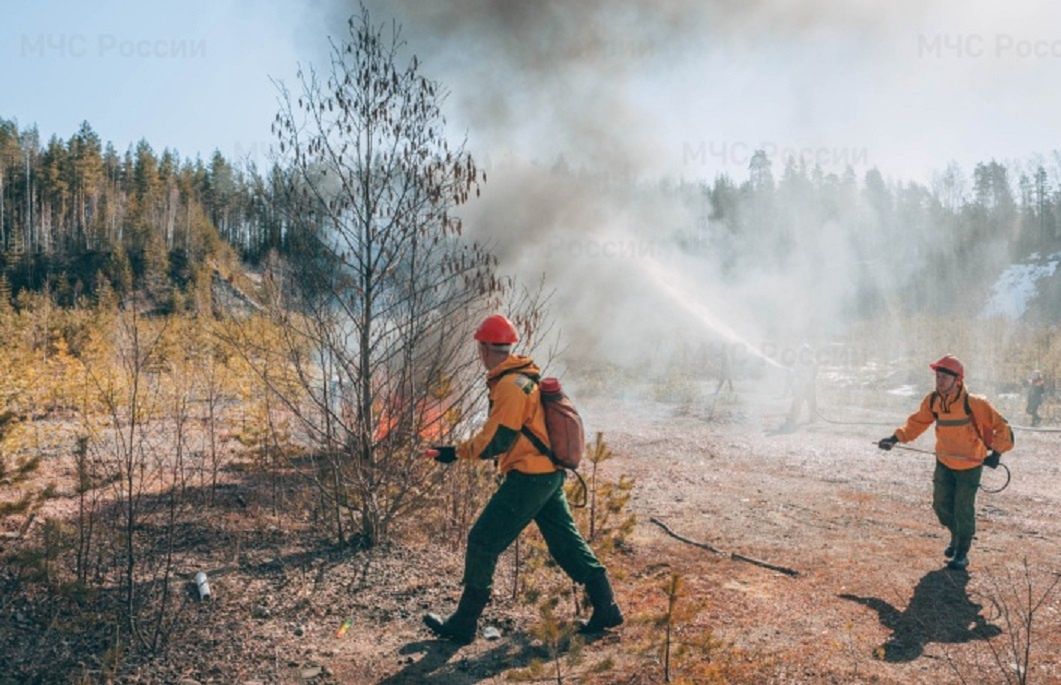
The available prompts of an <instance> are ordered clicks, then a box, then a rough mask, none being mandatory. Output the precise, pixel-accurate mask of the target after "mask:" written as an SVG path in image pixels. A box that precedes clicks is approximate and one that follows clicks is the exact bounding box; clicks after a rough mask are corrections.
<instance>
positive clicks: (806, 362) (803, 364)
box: [784, 344, 818, 430]
mask: <svg viewBox="0 0 1061 685" xmlns="http://www.w3.org/2000/svg"><path fill="white" fill-rule="evenodd" d="M789 379H790V382H791V387H792V406H791V407H790V408H789V410H788V418H786V419H785V425H784V430H794V429H795V428H796V422H797V421H799V415H800V411H801V410H802V408H803V405H804V404H806V405H807V422H808V423H813V422H814V418H815V417H816V416H817V415H818V394H817V389H816V387H815V386H816V384H817V381H818V364H817V363H816V362H815V360H814V350H813V349H812V348H811V346H810V345H806V344H805V345H802V346H801V347H800V348H799V352H798V353H797V354H796V363H795V364H793V365H792V368H791V369H790V370H789Z"/></svg>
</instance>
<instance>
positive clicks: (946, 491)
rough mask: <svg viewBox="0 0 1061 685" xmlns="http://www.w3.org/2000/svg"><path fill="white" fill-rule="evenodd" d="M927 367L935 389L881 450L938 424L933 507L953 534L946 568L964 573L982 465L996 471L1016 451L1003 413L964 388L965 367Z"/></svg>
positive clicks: (946, 362)
mask: <svg viewBox="0 0 1061 685" xmlns="http://www.w3.org/2000/svg"><path fill="white" fill-rule="evenodd" d="M929 368H930V369H932V370H933V371H934V372H935V373H936V389H935V390H934V391H932V392H930V393H929V394H928V395H926V396H925V399H923V400H922V401H921V406H920V408H918V410H917V411H916V412H914V413H913V414H911V415H910V417H909V418H907V419H906V423H905V424H904V425H903V426H902V428H897V429H896V430H895V433H894V434H893V435H889V436H888V437H886V438H884V439H882V440H881V441H880V442H878V443H877V446H878V447H880V448H881V449H882V450H890V449H891V448H892V447H895V444H896V443H899V442H910V441H911V440H915V439H917V436H919V435H921V434H922V433H924V432H925V430H926V429H927V428H928V427H929V426H931V425H932V424H933V423H935V424H936V471H935V473H934V474H933V476H932V484H933V489H932V508H933V509H934V510H935V512H936V517H937V518H938V519H939V522H940V523H942V524H943V525H944V526H946V528H947V530H949V531H950V544H948V545H947V548H946V549H945V550H943V556H944V557H948V558H950V562H948V563H947V566H948V568H951V569H955V570H963V569H964V568H965V567H966V566H968V565H969V558H968V552H969V547H970V546H971V545H972V543H973V534H975V533H976V491H977V488H979V487H980V475H981V474H982V473H983V470H984V466H985V465H986V466H987V467H988V468H992V469H994V468H998V464H999V458H1000V457H1001V456H1002V453H1003V452H1007V451H1009V450H1010V449H1012V448H1013V431H1012V430H1011V429H1010V427H1009V424H1008V423H1007V422H1006V420H1005V419H1004V418H1002V415H1001V414H999V413H998V412H997V411H995V408H994V407H992V406H991V404H990V403H989V402H988V401H987V399H986V398H984V397H982V396H980V395H973V394H971V393H969V391H968V390H966V388H965V385H964V383H965V367H963V366H962V363H961V362H960V361H958V359H957V358H956V357H953V356H951V355H949V354H948V355H946V356H945V357H943V358H941V359H940V360H939V361H937V362H935V363H934V364H929Z"/></svg>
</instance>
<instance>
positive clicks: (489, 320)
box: [475, 314, 519, 345]
mask: <svg viewBox="0 0 1061 685" xmlns="http://www.w3.org/2000/svg"><path fill="white" fill-rule="evenodd" d="M475 339H476V340H478V341H479V342H484V343H490V344H492V345H511V344H512V343H514V342H518V341H519V333H518V332H517V331H516V327H515V326H513V325H512V322H511V321H509V320H508V319H506V318H505V317H504V316H502V315H501V314H494V315H493V316H488V317H486V318H485V319H483V322H482V323H481V324H479V330H477V331H475Z"/></svg>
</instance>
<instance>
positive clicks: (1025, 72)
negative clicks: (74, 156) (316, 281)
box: [0, 0, 1061, 180]
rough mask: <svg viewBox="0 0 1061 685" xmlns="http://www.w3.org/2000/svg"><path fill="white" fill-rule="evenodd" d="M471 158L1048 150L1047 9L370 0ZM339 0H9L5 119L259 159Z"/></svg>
mask: <svg viewBox="0 0 1061 685" xmlns="http://www.w3.org/2000/svg"><path fill="white" fill-rule="evenodd" d="M369 4H370V6H371V7H372V9H373V11H374V12H375V14H376V16H377V18H379V19H380V20H383V19H385V18H386V17H385V16H384V15H385V14H390V15H393V16H396V17H398V19H399V20H400V21H401V22H402V23H403V24H404V25H405V29H406V34H407V38H408V40H409V43H410V48H411V49H412V50H414V51H416V52H418V53H419V54H420V55H421V56H422V57H423V58H424V60H425V69H426V70H427V71H428V72H429V73H431V74H433V75H434V76H436V77H438V78H439V79H440V80H442V81H443V82H444V83H445V85H446V86H447V87H448V88H449V89H450V91H451V92H452V96H451V100H450V108H449V110H450V121H451V124H452V125H453V127H454V130H455V131H456V132H458V133H463V132H465V131H466V132H467V133H468V135H469V138H470V141H471V143H472V144H473V150H474V151H476V152H477V154H478V155H479V156H480V158H482V159H487V158H488V159H491V160H495V159H502V158H504V157H505V156H506V155H517V156H519V157H522V158H537V159H542V160H546V161H550V160H551V159H553V158H555V157H556V156H557V155H559V154H563V155H564V156H565V157H566V158H568V159H570V160H572V161H575V162H577V163H586V164H592V165H597V166H605V167H609V168H616V169H621V170H624V171H625V170H634V171H638V172H646V171H647V172H650V173H665V174H670V175H673V176H683V177H685V178H699V177H704V176H713V175H714V174H715V173H717V172H718V171H727V172H729V173H731V174H734V175H737V176H739V177H743V175H744V172H745V169H746V166H747V160H748V157H749V156H750V154H751V151H752V150H753V149H754V148H756V147H759V146H765V147H766V148H767V149H768V151H776V152H777V153H778V154H777V155H775V156H780V154H781V153H783V152H786V151H795V152H802V153H803V154H804V155H805V156H807V157H808V158H809V159H817V160H820V161H822V162H823V163H824V164H825V165H826V166H835V167H839V168H842V166H843V165H844V164H845V163H847V162H854V163H855V166H856V168H859V169H864V168H866V167H867V166H871V165H877V166H879V167H880V168H881V169H882V170H883V171H884V172H885V173H886V174H887V175H892V176H896V175H899V176H905V177H915V178H919V179H922V180H927V179H928V177H929V173H930V171H931V170H936V169H941V168H942V167H943V166H945V164H946V162H947V161H948V160H951V159H955V160H957V161H959V162H960V163H962V164H963V166H966V168H968V167H969V166H970V165H972V164H973V163H975V162H976V161H978V160H984V159H989V158H997V159H1004V160H1009V159H1026V158H1027V157H1028V156H1029V155H1031V154H1033V153H1048V152H1049V151H1050V150H1052V149H1054V148H1057V147H1061V145H1059V140H1058V138H1059V136H1058V128H1057V125H1056V122H1057V120H1058V116H1059V114H1061V88H1058V87H1057V81H1058V74H1059V73H1061V28H1058V27H1061V21H1058V20H1059V19H1061V8H1059V6H1058V5H1057V4H1056V3H1048V2H1027V1H1026V2H1017V3H1006V4H1002V3H995V2H924V1H920V2H909V1H906V0H900V1H899V2H895V3H891V4H881V3H877V2H865V1H857V0H856V1H852V2H844V3H839V2H824V1H819V0H815V1H811V2H794V1H777V2H751V3H738V2H728V1H727V2H714V3H711V2H706V3H702V2H691V1H690V2H677V1H675V0H664V1H661V2H655V3H648V2H633V1H632V0H609V1H606V0H582V1H580V2H573V1H572V2H550V1H545V2H533V3H531V2H527V3H524V2H500V1H495V2H489V1H487V0H435V1H432V2H413V1H411V0H392V1H391V2H384V1H382V0H372V2H370V3H369ZM355 10H356V4H355V3H351V2H335V1H330V2H314V1H308V2H307V1H301V2H295V1H294V0H289V1H283V0H260V1H257V2H250V1H249V0H243V1H239V0H214V1H212V2H181V3H163V2H152V3H129V2H92V3H83V2H49V1H47V0H43V1H38V2H6V3H5V4H4V9H3V13H2V15H0V73H2V74H3V81H2V83H3V87H2V88H0V116H4V117H6V118H12V117H13V118H16V119H17V120H18V121H19V123H20V124H22V125H27V124H32V123H36V124H37V125H38V126H39V128H40V130H41V132H42V134H43V136H44V137H45V138H47V136H48V135H50V134H52V133H58V134H59V135H61V136H64V137H66V136H69V135H70V134H71V133H73V132H74V130H75V129H76V127H77V125H78V123H79V122H80V121H81V120H83V119H87V120H89V121H90V122H91V123H92V125H93V126H94V127H95V128H96V130H97V131H98V132H99V133H100V135H101V136H102V137H103V138H104V139H109V140H113V141H115V143H116V144H118V146H119V147H120V148H124V147H125V146H126V145H128V144H129V143H131V142H134V141H135V140H137V139H139V138H140V137H145V138H147V139H148V140H149V141H150V142H151V143H152V144H153V145H154V146H155V147H156V148H162V147H166V146H170V147H175V148H177V149H178V150H179V151H180V152H181V153H182V154H184V155H189V156H194V155H196V154H201V155H203V156H206V155H208V154H209V153H210V152H211V151H212V150H213V149H214V148H218V149H220V150H222V152H225V153H226V154H229V155H233V156H241V155H245V154H250V155H252V156H255V157H260V156H261V151H262V150H263V149H264V148H265V146H267V145H268V144H269V143H270V142H271V137H270V134H269V123H270V121H271V118H272V115H273V113H274V112H275V91H274V88H273V85H272V84H271V83H270V81H269V79H268V77H269V76H274V77H279V78H283V79H287V80H290V79H291V78H292V76H293V74H294V69H295V63H296V62H297V61H299V60H303V61H313V60H318V59H320V57H321V55H322V53H323V48H324V46H325V43H324V40H325V36H326V35H327V34H328V33H329V32H331V33H333V34H335V33H337V32H339V31H340V30H342V28H343V25H342V19H341V18H342V17H344V16H346V15H347V14H348V13H349V12H351V11H355Z"/></svg>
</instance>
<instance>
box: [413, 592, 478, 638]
mask: <svg viewBox="0 0 1061 685" xmlns="http://www.w3.org/2000/svg"><path fill="white" fill-rule="evenodd" d="M489 601H490V591H489V590H480V589H478V588H473V587H468V586H465V587H464V593H463V594H461V599H460V603H458V604H457V610H456V611H455V612H453V615H452V616H450V617H449V618H447V619H446V620H442V617H441V616H439V615H438V614H425V615H424V625H426V626H427V627H428V628H429V629H430V630H431V632H432V633H434V634H435V635H437V636H438V637H441V638H445V639H447V640H450V641H452V642H456V643H457V644H459V645H467V644H471V643H472V642H473V641H474V640H475V630H476V628H477V627H478V623H479V616H480V615H481V614H482V613H483V609H484V608H485V607H486V603H487V602H489Z"/></svg>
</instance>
